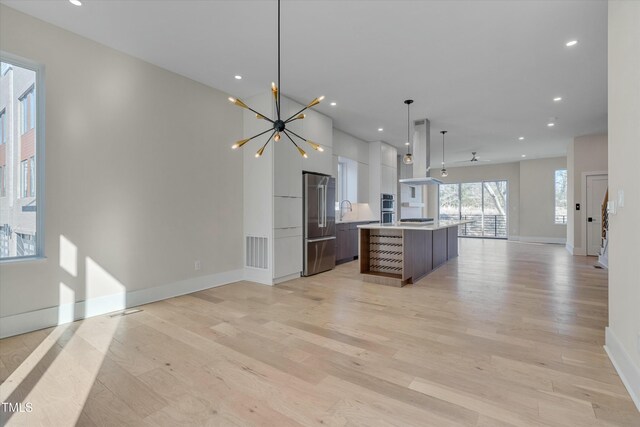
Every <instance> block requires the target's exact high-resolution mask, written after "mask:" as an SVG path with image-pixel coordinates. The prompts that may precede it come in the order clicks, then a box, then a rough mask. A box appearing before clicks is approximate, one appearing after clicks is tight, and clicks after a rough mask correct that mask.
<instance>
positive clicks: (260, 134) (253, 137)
mask: <svg viewBox="0 0 640 427" xmlns="http://www.w3.org/2000/svg"><path fill="white" fill-rule="evenodd" d="M270 130H273V129H267V130H265V131H264V132H260V133H259V134H257V135H254V136H252V137H251V138H249V139H247V142H249V141H251V140H252V139H256V138H257V137H259V136H262V135H264V134H265V133H267V132H269V131H270ZM273 133H276V132H275V131H273ZM272 136H273V135H272Z"/></svg>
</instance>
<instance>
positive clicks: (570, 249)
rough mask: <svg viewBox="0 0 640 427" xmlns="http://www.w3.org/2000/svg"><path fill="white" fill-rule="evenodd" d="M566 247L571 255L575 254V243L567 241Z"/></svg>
mask: <svg viewBox="0 0 640 427" xmlns="http://www.w3.org/2000/svg"><path fill="white" fill-rule="evenodd" d="M564 247H565V248H566V249H567V251H569V253H570V254H571V255H575V254H574V250H573V245H572V244H571V243H569V242H567V244H566V245H565V246H564Z"/></svg>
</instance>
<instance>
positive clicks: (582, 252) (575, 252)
mask: <svg viewBox="0 0 640 427" xmlns="http://www.w3.org/2000/svg"><path fill="white" fill-rule="evenodd" d="M573 255H578V256H587V249H586V248H575V247H574V248H573Z"/></svg>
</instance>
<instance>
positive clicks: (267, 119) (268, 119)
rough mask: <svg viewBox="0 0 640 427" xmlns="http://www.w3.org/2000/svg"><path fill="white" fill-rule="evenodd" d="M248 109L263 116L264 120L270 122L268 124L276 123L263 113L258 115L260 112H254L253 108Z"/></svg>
mask: <svg viewBox="0 0 640 427" xmlns="http://www.w3.org/2000/svg"><path fill="white" fill-rule="evenodd" d="M246 108H247V110H249V111H253V112H254V113H256V114H257V115H259V116H262V118H263V120H266V121H268V122H271V123H274V121H273V120H271V119H270V118H269V117H267V116H265V115H264V114H262V113H258V112H257V111H256V110H254V109H253V108H251V107H246Z"/></svg>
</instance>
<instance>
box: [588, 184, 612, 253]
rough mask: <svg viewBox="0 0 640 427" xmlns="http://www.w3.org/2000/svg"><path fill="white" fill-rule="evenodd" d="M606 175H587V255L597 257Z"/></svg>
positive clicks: (600, 236)
mask: <svg viewBox="0 0 640 427" xmlns="http://www.w3.org/2000/svg"><path fill="white" fill-rule="evenodd" d="M607 186H608V179H607V175H587V200H586V202H587V218H586V221H587V255H594V256H596V255H598V253H599V251H600V245H601V244H602V240H601V239H602V202H604V196H605V194H606V192H607Z"/></svg>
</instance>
